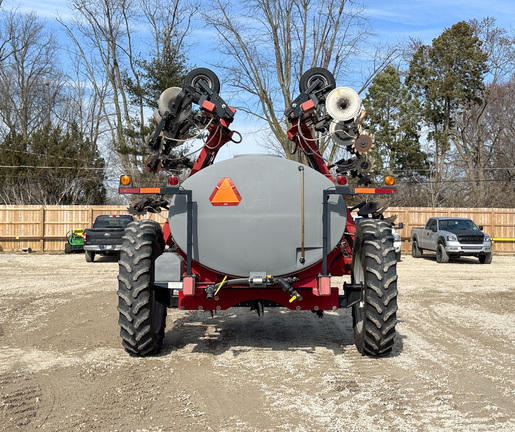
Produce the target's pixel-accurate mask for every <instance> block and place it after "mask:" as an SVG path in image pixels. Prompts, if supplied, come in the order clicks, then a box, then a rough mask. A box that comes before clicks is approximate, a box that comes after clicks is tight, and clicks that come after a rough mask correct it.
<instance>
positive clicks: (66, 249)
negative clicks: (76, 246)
mask: <svg viewBox="0 0 515 432" xmlns="http://www.w3.org/2000/svg"><path fill="white" fill-rule="evenodd" d="M64 253H65V254H71V253H72V245H71V244H70V243H66V244H65V245H64Z"/></svg>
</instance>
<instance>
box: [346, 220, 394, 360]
mask: <svg viewBox="0 0 515 432" xmlns="http://www.w3.org/2000/svg"><path fill="white" fill-rule="evenodd" d="M352 283H355V284H357V283H362V284H363V293H362V300H361V301H360V302H358V303H356V304H354V305H353V306H352V320H353V325H354V340H355V344H356V348H357V349H358V351H359V352H360V353H361V354H364V355H365V354H366V355H370V356H381V355H385V354H388V353H389V352H390V351H391V350H392V348H393V344H394V337H395V324H396V323H397V317H396V315H397V260H396V259H395V248H394V247H393V235H392V228H391V225H390V224H388V223H386V222H384V221H381V220H377V219H368V220H363V221H361V222H360V223H359V225H358V226H357V229H356V237H355V240H354V250H353V253H352Z"/></svg>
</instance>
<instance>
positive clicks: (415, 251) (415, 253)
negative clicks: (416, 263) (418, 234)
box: [411, 240, 422, 258]
mask: <svg viewBox="0 0 515 432" xmlns="http://www.w3.org/2000/svg"><path fill="white" fill-rule="evenodd" d="M411 256H412V257H413V258H422V251H421V250H420V249H419V248H418V243H417V241H416V240H411Z"/></svg>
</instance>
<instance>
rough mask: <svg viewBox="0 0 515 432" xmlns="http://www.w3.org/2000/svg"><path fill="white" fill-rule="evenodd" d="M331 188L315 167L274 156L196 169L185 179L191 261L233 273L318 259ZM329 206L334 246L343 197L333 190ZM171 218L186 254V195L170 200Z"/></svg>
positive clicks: (295, 267) (285, 269) (286, 271)
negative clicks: (190, 224) (325, 199)
mask: <svg viewBox="0 0 515 432" xmlns="http://www.w3.org/2000/svg"><path fill="white" fill-rule="evenodd" d="M303 185H304V186H303ZM333 186H334V184H333V182H332V181H331V180H329V179H328V178H326V177H325V176H324V175H322V174H320V173H319V172H317V171H315V170H313V169H312V168H310V167H308V166H305V165H303V164H300V163H298V162H294V161H291V160H288V159H284V158H281V157H278V156H271V155H241V156H236V157H234V158H233V159H229V160H225V161H222V162H218V163H216V164H214V165H212V166H210V167H208V168H205V169H202V170H200V171H199V172H197V173H195V174H194V175H193V176H191V177H189V178H188V179H187V180H185V181H184V182H183V183H182V187H183V188H184V189H189V190H191V191H192V200H193V227H192V228H193V257H192V258H193V260H194V261H196V262H198V263H199V264H201V265H203V266H205V267H208V268H209V269H212V270H214V271H216V272H218V273H220V274H224V275H231V276H238V277H248V276H249V274H250V273H251V272H266V273H267V274H269V275H272V276H286V275H291V274H295V273H298V272H300V271H302V270H305V269H307V268H309V267H311V266H314V265H316V264H317V263H320V262H321V261H322V201H323V191H324V190H325V189H328V188H331V187H333ZM302 197H303V198H304V206H302ZM303 208H304V230H303V229H302V219H303V217H302V216H303ZM328 208H329V214H330V224H329V230H328V233H329V235H328V238H329V246H330V249H329V250H332V249H334V248H335V247H336V246H337V245H338V243H339V241H340V240H341V238H342V236H343V234H344V230H345V224H346V216H347V211H346V206H345V201H344V200H343V198H342V196H341V195H330V200H329V206H328ZM169 223H170V230H171V233H172V237H173V239H174V241H175V242H176V244H177V246H178V247H179V248H180V249H182V250H183V251H186V246H187V238H186V223H187V217H186V197H185V196H184V195H176V196H174V197H173V199H172V201H171V203H170V211H169ZM303 231H304V256H302V237H303ZM302 258H303V259H302Z"/></svg>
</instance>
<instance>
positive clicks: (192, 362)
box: [0, 254, 515, 432]
mask: <svg viewBox="0 0 515 432" xmlns="http://www.w3.org/2000/svg"><path fill="white" fill-rule="evenodd" d="M117 272H118V269H117V263H116V260H113V259H108V258H101V259H100V260H99V261H98V262H95V263H86V262H85V260H84V256H82V255H37V254H31V255H14V254H12V255H11V254H0V430H1V431H14V430H23V431H32V430H46V431H77V430H87V431H115V430H117V431H227V432H229V431H230V432H232V431H299V432H300V431H303V432H304V431H360V432H366V431H374V432H377V431H464V432H465V431H466V432H472V431H496V432H501V431H514V430H515V416H514V407H515V347H514V342H515V307H514V305H515V282H514V280H515V278H514V275H515V257H500V256H495V257H494V260H493V263H492V264H491V265H480V264H478V263H477V260H476V259H474V260H473V259H463V260H461V261H459V262H455V263H451V264H437V263H436V262H435V260H434V258H422V259H417V260H415V259H413V258H411V257H404V258H403V261H402V262H401V263H399V264H398V273H399V312H398V318H399V324H398V326H397V329H398V335H397V339H396V344H395V348H394V352H393V354H392V355H391V356H389V357H387V358H381V359H372V358H367V357H362V356H361V355H359V354H358V352H357V351H356V349H355V347H354V345H353V334H352V327H351V321H352V320H351V317H350V313H349V311H348V310H344V311H337V312H331V313H326V315H325V317H324V318H323V319H319V318H317V316H316V315H314V314H312V313H311V312H286V311H283V310H279V309H268V310H266V311H265V315H264V316H263V317H258V316H257V314H255V313H254V312H252V313H251V312H249V311H247V310H243V309H235V310H230V311H226V312H222V313H218V315H216V316H215V317H214V318H211V316H210V314H209V313H207V312H184V311H176V310H171V311H169V316H168V324H167V333H166V338H165V347H164V351H163V353H162V354H161V355H159V356H157V357H153V358H132V357H130V356H129V355H127V354H126V353H125V351H124V350H123V349H122V348H121V342H120V338H119V336H118V324H117V319H118V317H117V311H116V304H117V296H116V287H117V282H116V275H117Z"/></svg>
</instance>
